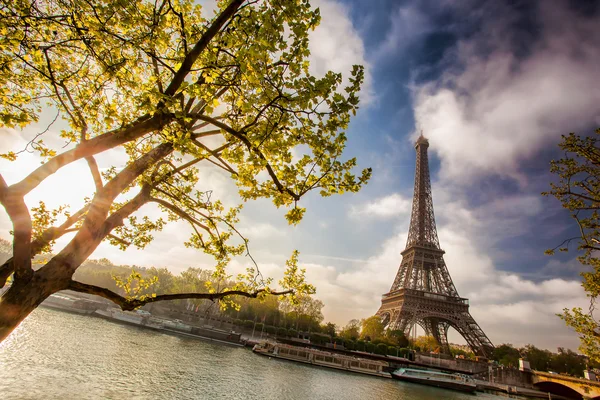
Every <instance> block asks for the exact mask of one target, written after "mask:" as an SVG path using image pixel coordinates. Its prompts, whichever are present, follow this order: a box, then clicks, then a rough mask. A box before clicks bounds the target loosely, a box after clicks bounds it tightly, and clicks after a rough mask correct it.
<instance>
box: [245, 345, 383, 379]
mask: <svg viewBox="0 0 600 400" xmlns="http://www.w3.org/2000/svg"><path fill="white" fill-rule="evenodd" d="M252 351H253V352H255V353H257V354H262V355H265V356H269V357H275V358H283V359H285V360H291V361H298V362H302V363H305V364H311V365H319V366H322V367H327V368H334V369H339V370H343V371H350V372H358V373H361V374H367V375H374V376H379V377H382V378H389V377H390V374H389V373H388V372H384V368H386V367H388V363H386V362H383V361H378V360H369V359H366V358H358V357H353V356H348V355H344V354H338V353H330V352H327V351H322V350H317V349H311V348H308V347H300V346H291V345H289V344H283V343H271V342H262V343H258V344H256V345H254V348H253V349H252Z"/></svg>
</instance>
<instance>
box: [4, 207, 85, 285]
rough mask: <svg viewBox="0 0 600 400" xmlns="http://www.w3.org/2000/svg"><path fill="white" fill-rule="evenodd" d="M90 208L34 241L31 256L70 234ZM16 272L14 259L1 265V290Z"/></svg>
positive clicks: (48, 230) (52, 228)
mask: <svg viewBox="0 0 600 400" xmlns="http://www.w3.org/2000/svg"><path fill="white" fill-rule="evenodd" d="M87 209H88V206H84V207H82V208H81V209H79V210H78V211H77V212H76V213H74V214H73V215H71V216H70V217H69V218H67V219H66V220H65V222H63V223H62V224H61V225H59V226H58V227H54V226H53V227H50V228H48V229H46V230H45V231H44V232H42V234H41V235H40V237H39V238H37V239H35V240H33V241H32V242H31V256H32V257H34V256H36V255H37V254H39V253H40V251H42V249H43V248H44V247H46V246H47V245H48V244H49V243H50V242H51V241H53V240H56V239H58V238H59V237H61V236H62V235H64V234H65V233H67V232H69V231H70V229H68V228H69V227H70V226H71V225H73V224H74V223H75V222H77V221H79V220H80V219H81V217H82V216H83V215H84V214H85V213H86V211H87ZM13 272H14V263H13V258H12V257H11V258H9V259H8V260H6V261H5V262H4V264H2V265H0V289H1V288H3V287H4V285H5V284H6V280H7V279H8V277H9V276H10V275H11V274H12V273H13Z"/></svg>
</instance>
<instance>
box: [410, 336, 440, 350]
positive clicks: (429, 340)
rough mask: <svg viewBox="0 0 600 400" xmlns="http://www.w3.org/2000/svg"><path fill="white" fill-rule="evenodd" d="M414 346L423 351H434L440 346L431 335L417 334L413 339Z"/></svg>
mask: <svg viewBox="0 0 600 400" xmlns="http://www.w3.org/2000/svg"><path fill="white" fill-rule="evenodd" d="M414 346H416V347H418V348H419V349H421V350H420V351H423V352H429V351H436V350H437V349H438V348H439V347H440V345H439V343H438V342H437V340H435V338H434V337H433V336H419V337H418V338H417V339H416V340H415V342H414Z"/></svg>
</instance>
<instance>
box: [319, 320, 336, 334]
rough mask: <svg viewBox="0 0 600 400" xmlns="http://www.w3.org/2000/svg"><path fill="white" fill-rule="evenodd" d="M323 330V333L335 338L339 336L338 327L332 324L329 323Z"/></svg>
mask: <svg viewBox="0 0 600 400" xmlns="http://www.w3.org/2000/svg"><path fill="white" fill-rule="evenodd" d="M321 330H322V331H323V333H326V334H327V335H329V336H331V337H335V336H336V335H337V332H336V331H337V326H336V325H335V324H334V323H332V322H327V323H326V324H325V325H323V326H322V327H321Z"/></svg>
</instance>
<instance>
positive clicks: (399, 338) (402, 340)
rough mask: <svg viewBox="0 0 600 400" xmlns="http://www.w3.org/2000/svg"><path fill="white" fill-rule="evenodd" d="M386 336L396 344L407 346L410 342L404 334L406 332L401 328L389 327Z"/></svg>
mask: <svg viewBox="0 0 600 400" xmlns="http://www.w3.org/2000/svg"><path fill="white" fill-rule="evenodd" d="M385 338H386V339H387V340H388V342H389V343H392V344H393V345H394V346H400V347H406V346H408V343H409V342H408V339H407V337H406V336H405V335H404V332H402V331H401V330H396V329H388V330H386V331H385Z"/></svg>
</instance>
